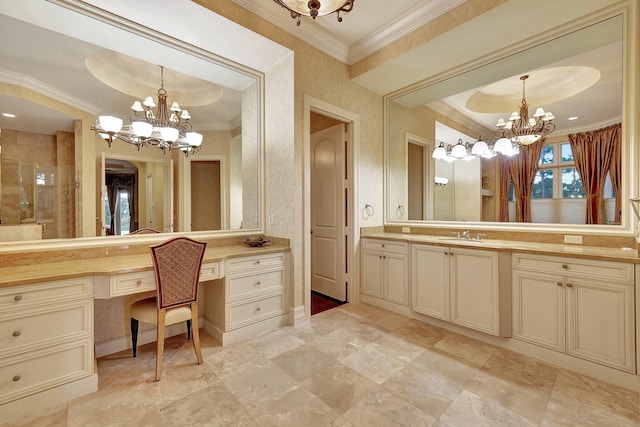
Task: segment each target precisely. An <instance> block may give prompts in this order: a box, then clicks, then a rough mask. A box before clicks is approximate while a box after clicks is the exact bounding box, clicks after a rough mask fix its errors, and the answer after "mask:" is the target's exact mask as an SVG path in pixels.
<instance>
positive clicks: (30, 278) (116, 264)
mask: <svg viewBox="0 0 640 427" xmlns="http://www.w3.org/2000/svg"><path fill="white" fill-rule="evenodd" d="M92 251H93V252H99V251H102V253H103V255H102V256H100V257H93V258H86V259H84V258H83V256H85V257H88V256H90V255H87V254H88V253H90V252H92ZM109 251H112V255H109ZM81 252H85V255H80V253H81ZM61 254H62V255H61ZM69 254H70V255H69V256H66V255H67V253H64V252H60V251H59V252H55V253H54V252H50V253H47V252H44V251H43V252H36V253H28V254H8V255H5V254H3V255H2V256H3V257H4V258H0V261H2V262H0V420H10V419H13V418H15V417H16V416H19V414H25V413H27V412H30V411H33V410H34V408H45V407H50V406H53V405H56V404H59V403H63V402H65V401H68V400H71V399H73V398H75V397H78V396H81V395H84V394H87V393H90V392H93V391H96V390H97V389H98V378H97V369H96V363H95V356H94V354H95V353H94V320H95V321H97V322H100V319H94V299H108V298H114V297H120V296H123V295H133V294H144V293H149V292H152V291H154V290H155V289H156V285H155V276H154V271H153V262H152V259H151V254H150V253H149V250H148V246H147V245H144V246H143V247H137V248H133V250H131V253H127V251H126V250H125V251H124V253H123V252H122V251H120V252H117V250H112V249H108V248H101V249H99V250H98V249H95V248H94V249H87V250H86V251H84V250H78V249H76V250H75V252H74V251H73V250H72V251H70V252H69ZM289 254H290V248H289V246H287V245H286V244H279V243H273V242H272V243H270V244H269V245H267V246H264V247H259V248H249V247H247V246H245V245H242V244H241V243H237V244H230V245H225V246H215V245H208V246H207V249H206V251H205V254H204V258H203V263H202V268H201V273H200V281H201V282H203V285H204V288H203V289H201V291H204V292H201V294H200V304H203V305H204V310H203V311H201V313H202V314H203V325H204V328H205V330H206V331H207V332H208V333H209V334H210V335H212V336H213V337H214V338H215V339H216V340H218V342H220V343H221V344H222V345H225V344H228V343H229V342H233V341H237V340H240V339H244V338H246V337H250V336H252V335H257V334H259V333H262V332H264V331H268V330H270V329H273V328H276V327H277V326H280V325H283V324H285V323H286V321H287V313H288V283H289V256H290V255H289ZM65 257H66V258H67V259H69V258H75V259H73V260H63V259H64V258H65ZM21 264H24V265H21ZM146 296H147V295H144V297H146ZM141 297H142V295H141Z"/></svg>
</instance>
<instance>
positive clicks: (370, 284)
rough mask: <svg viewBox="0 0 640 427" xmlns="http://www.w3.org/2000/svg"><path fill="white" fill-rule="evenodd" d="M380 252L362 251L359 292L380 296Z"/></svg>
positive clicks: (381, 272)
mask: <svg viewBox="0 0 640 427" xmlns="http://www.w3.org/2000/svg"><path fill="white" fill-rule="evenodd" d="M382 277H383V271H382V254H381V253H380V252H369V251H363V252H362V278H361V280H360V283H361V288H360V292H362V293H363V294H367V295H370V296H372V297H376V298H382Z"/></svg>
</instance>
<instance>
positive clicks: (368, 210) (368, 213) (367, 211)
mask: <svg viewBox="0 0 640 427" xmlns="http://www.w3.org/2000/svg"><path fill="white" fill-rule="evenodd" d="M374 213H375V210H374V209H373V206H371V205H370V204H368V203H367V204H366V205H364V208H363V209H362V216H365V217H367V218H371V217H372V216H373V214H374Z"/></svg>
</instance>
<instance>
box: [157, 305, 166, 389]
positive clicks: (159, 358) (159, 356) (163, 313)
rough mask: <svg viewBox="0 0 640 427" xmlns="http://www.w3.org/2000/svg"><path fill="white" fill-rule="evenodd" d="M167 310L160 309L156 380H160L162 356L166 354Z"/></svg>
mask: <svg viewBox="0 0 640 427" xmlns="http://www.w3.org/2000/svg"><path fill="white" fill-rule="evenodd" d="M166 315H167V311H166V310H158V346H157V350H156V381H160V376H161V374H162V358H163V355H164V322H165V318H166Z"/></svg>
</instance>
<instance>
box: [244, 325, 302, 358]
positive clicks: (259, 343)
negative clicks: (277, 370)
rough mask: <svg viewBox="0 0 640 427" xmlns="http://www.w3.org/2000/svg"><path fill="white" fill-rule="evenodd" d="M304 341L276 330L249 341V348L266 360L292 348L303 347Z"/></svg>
mask: <svg viewBox="0 0 640 427" xmlns="http://www.w3.org/2000/svg"><path fill="white" fill-rule="evenodd" d="M304 343H305V341H303V340H301V339H300V338H297V337H295V336H293V335H291V334H288V333H287V332H285V331H283V330H280V329H278V330H276V331H274V332H271V333H269V334H266V335H263V336H261V337H258V338H255V339H253V340H251V341H249V343H248V344H249V346H251V347H253V351H255V352H257V353H261V354H262V355H263V356H265V357H266V358H267V359H271V358H273V357H276V356H278V355H280V354H282V353H285V352H287V351H289V350H292V349H294V348H297V347H300V346H301V345H304Z"/></svg>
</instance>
